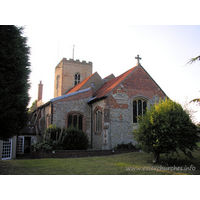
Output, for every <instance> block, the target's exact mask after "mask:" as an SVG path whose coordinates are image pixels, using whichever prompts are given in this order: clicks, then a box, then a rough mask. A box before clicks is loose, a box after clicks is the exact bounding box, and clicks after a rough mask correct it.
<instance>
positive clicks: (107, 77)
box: [104, 74, 113, 79]
mask: <svg viewBox="0 0 200 200" xmlns="http://www.w3.org/2000/svg"><path fill="white" fill-rule="evenodd" d="M112 75H113V74H110V75H108V76H106V77H105V78H104V79H109V78H110V77H111V76H112Z"/></svg>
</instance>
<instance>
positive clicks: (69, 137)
mask: <svg viewBox="0 0 200 200" xmlns="http://www.w3.org/2000/svg"><path fill="white" fill-rule="evenodd" d="M62 145H63V149H65V150H86V149H88V145H89V140H88V137H87V134H86V133H85V132H84V131H82V130H78V129H76V128H74V127H70V128H68V129H66V135H65V138H64V139H63V143H62Z"/></svg>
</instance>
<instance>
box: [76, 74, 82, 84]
mask: <svg viewBox="0 0 200 200" xmlns="http://www.w3.org/2000/svg"><path fill="white" fill-rule="evenodd" d="M80 81H81V75H80V74H79V73H76V74H75V75H74V85H77V84H78V83H80Z"/></svg>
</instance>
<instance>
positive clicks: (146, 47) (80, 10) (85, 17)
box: [1, 0, 200, 104]
mask: <svg viewBox="0 0 200 200" xmlns="http://www.w3.org/2000/svg"><path fill="white" fill-rule="evenodd" d="M11 2H12V6H9V5H10V3H11ZM23 2H25V1H18V2H17V3H16V2H15V1H5V3H4V4H5V6H7V7H8V8H9V13H12V14H13V15H12V16H13V17H12V18H11V19H9V20H8V23H6V24H16V25H26V28H25V33H24V34H25V36H27V37H28V45H29V46H30V47H31V56H30V61H31V69H32V73H31V76H30V81H31V83H32V86H31V90H30V96H31V98H32V99H31V101H30V104H31V103H32V102H33V101H34V100H35V99H37V87H38V83H39V81H40V80H42V82H43V84H44V92H43V99H44V101H45V102H46V101H48V100H49V99H51V98H53V88H54V70H55V67H56V65H57V64H58V63H59V61H60V60H61V59H62V58H63V57H66V58H68V59H69V58H71V57H72V46H73V45H75V59H79V60H85V61H87V62H88V61H91V62H93V72H95V71H97V72H98V73H99V74H100V76H102V77H105V76H107V75H109V74H110V73H113V74H114V75H115V76H118V75H120V74H121V73H123V72H125V71H126V70H128V69H130V68H132V67H134V66H135V64H136V60H135V56H137V54H139V55H140V57H141V58H142V60H141V64H142V66H143V67H144V68H145V69H146V70H147V72H148V73H149V74H150V75H151V76H152V78H153V79H154V80H155V81H156V82H157V83H158V85H160V87H161V88H162V89H163V90H164V91H165V93H166V94H167V95H168V96H169V97H170V98H171V99H173V100H177V101H179V102H185V101H186V98H187V101H189V100H191V99H194V98H198V97H199V96H200V92H199V91H200V79H199V74H200V62H197V63H195V64H193V65H190V66H185V64H186V63H187V62H188V61H189V59H190V58H192V57H196V56H198V55H199V54H200V48H199V46H200V37H199V35H200V26H199V25H194V26H191V25H189V26H187V25H184V24H191V23H192V24H197V23H198V19H199V16H198V13H199V10H198V6H194V5H196V1H193V0H191V1H190V3H189V4H187V3H186V2H182V3H181V5H180V4H179V1H168V2H167V3H164V2H162V3H161V2H160V1H156V0H153V1H151V2H149V1H139V2H135V1H128V0H124V1H110V0H107V1H103V0H102V1H90V0H86V1H79V0H73V1H69V0H68V1H60V0H58V1H56V3H55V2H54V1H38V2H39V3H37V1H31V2H30V3H29V4H27V5H25V7H26V9H25V7H23V8H22V7H20V6H19V5H20V3H23ZM23 5H24V4H23ZM5 6H4V7H5ZM16 7H18V9H16ZM1 14H2V15H4V20H5V19H6V20H7V19H8V17H9V15H8V12H7V11H6V9H3V10H2V12H1ZM6 16H7V17H6ZM141 24H142V25H141ZM149 24H150V25H149ZM154 24H156V25H154ZM157 24H158V25H157ZM159 24H165V25H159ZM168 24H175V25H170V26H168ZM176 24H183V25H182V26H180V25H176Z"/></svg>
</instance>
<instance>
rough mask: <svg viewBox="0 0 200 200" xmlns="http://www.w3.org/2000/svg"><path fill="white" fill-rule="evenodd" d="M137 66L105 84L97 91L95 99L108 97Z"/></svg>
mask: <svg viewBox="0 0 200 200" xmlns="http://www.w3.org/2000/svg"><path fill="white" fill-rule="evenodd" d="M136 67H137V66H135V67H133V68H131V69H130V70H128V71H126V72H125V73H123V74H121V75H120V76H118V77H116V78H113V79H111V80H109V81H107V82H105V83H104V84H103V85H102V86H101V87H100V88H99V89H98V90H97V91H95V92H94V93H93V96H94V97H96V98H95V99H98V98H101V97H104V96H107V95H108V94H109V93H110V92H111V91H112V90H113V89H114V88H115V87H116V86H117V85H118V84H119V83H121V82H122V81H123V80H124V79H125V78H126V77H127V76H128V75H129V74H130V73H131V72H133V71H134V69H135V68H136Z"/></svg>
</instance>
